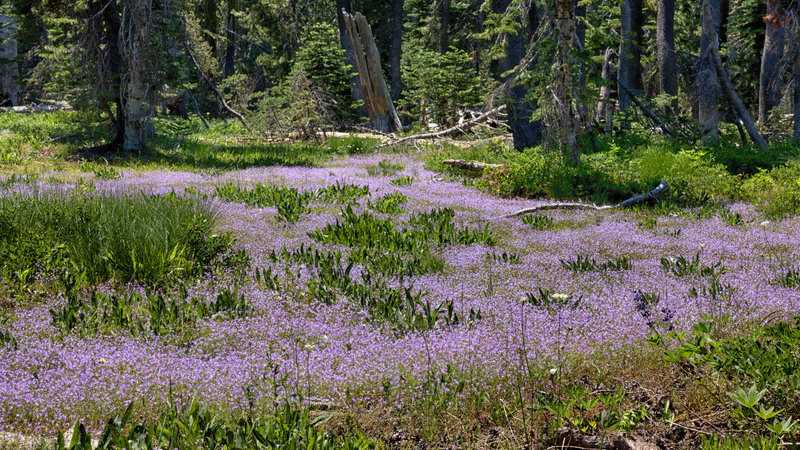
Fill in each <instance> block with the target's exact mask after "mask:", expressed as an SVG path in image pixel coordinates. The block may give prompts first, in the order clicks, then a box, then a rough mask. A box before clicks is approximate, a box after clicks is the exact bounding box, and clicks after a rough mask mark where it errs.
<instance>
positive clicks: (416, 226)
mask: <svg viewBox="0 0 800 450" xmlns="http://www.w3.org/2000/svg"><path fill="white" fill-rule="evenodd" d="M453 217H455V213H454V212H453V210H452V209H449V208H445V209H434V210H432V211H430V212H428V213H415V214H413V215H412V216H411V217H410V218H409V220H408V224H407V225H406V226H404V227H402V228H401V229H400V230H397V229H396V227H395V224H394V223H393V222H392V221H391V220H390V219H379V218H376V217H375V216H373V215H372V214H370V213H368V212H363V213H361V214H357V213H356V212H354V211H353V209H352V208H351V207H350V206H348V207H347V208H346V209H345V210H343V211H342V219H337V220H336V223H335V224H328V225H326V226H325V227H324V228H321V229H317V230H315V231H313V232H311V233H309V236H310V237H311V239H313V240H314V241H316V242H319V243H320V244H340V245H346V246H349V247H361V248H380V249H383V250H387V251H397V252H416V251H420V250H423V249H425V248H427V247H428V245H429V243H433V244H436V245H441V244H465V245H470V244H474V243H484V244H487V245H494V243H495V238H494V235H493V233H492V231H491V230H490V229H489V227H488V225H487V226H486V227H484V228H483V229H470V228H458V227H456V225H455V224H454V223H453V221H452V220H453Z"/></svg>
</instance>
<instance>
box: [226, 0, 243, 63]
mask: <svg viewBox="0 0 800 450" xmlns="http://www.w3.org/2000/svg"><path fill="white" fill-rule="evenodd" d="M235 7H236V0H228V23H227V30H226V34H227V36H228V45H227V46H226V47H225V64H224V65H223V69H222V73H223V75H224V76H225V78H227V77H229V76H231V75H233V73H234V72H235V70H236V44H237V43H238V39H239V36H238V33H237V32H236V16H234V15H233V9H234V8H235Z"/></svg>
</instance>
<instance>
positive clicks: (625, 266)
mask: <svg viewBox="0 0 800 450" xmlns="http://www.w3.org/2000/svg"><path fill="white" fill-rule="evenodd" d="M560 261H561V266H562V267H563V268H565V269H567V270H572V271H573V272H604V271H607V270H610V271H614V270H631V269H632V268H633V265H632V264H631V260H630V258H628V257H627V256H623V257H620V258H616V259H614V260H611V261H605V262H597V260H596V259H594V258H589V257H588V256H583V255H578V257H577V258H575V259H571V260H565V259H562V260H560Z"/></svg>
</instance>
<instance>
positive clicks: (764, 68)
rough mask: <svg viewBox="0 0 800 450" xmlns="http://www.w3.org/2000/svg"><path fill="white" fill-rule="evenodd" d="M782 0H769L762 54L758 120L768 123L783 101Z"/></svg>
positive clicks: (783, 34)
mask: <svg viewBox="0 0 800 450" xmlns="http://www.w3.org/2000/svg"><path fill="white" fill-rule="evenodd" d="M783 19H784V18H783V8H781V2H780V0H767V17H765V18H764V21H765V22H766V23H767V32H766V34H765V35H764V51H763V53H762V56H761V79H760V82H759V85H758V121H759V122H761V123H762V124H765V123H767V119H768V116H769V113H770V111H771V110H772V108H774V107H776V106H778V104H780V101H781V60H782V59H783V41H784V36H785V34H786V27H784V25H783V22H782V21H783Z"/></svg>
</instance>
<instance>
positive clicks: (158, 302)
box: [50, 272, 250, 336]
mask: <svg viewBox="0 0 800 450" xmlns="http://www.w3.org/2000/svg"><path fill="white" fill-rule="evenodd" d="M72 276H73V275H72V274H70V273H69V272H68V273H66V274H64V275H62V284H63V285H64V288H65V289H64V291H65V297H66V302H65V303H64V304H63V305H60V306H56V307H53V308H50V316H51V319H52V321H51V322H52V324H53V326H55V327H56V328H58V329H60V330H62V331H64V332H66V333H69V332H73V330H75V331H76V332H78V333H80V334H81V335H87V334H92V333H112V332H114V331H125V332H128V333H131V334H132V335H133V336H143V335H144V336H146V335H155V336H161V335H165V334H168V333H173V334H174V333H188V332H190V331H191V330H192V328H193V327H195V326H196V324H197V321H198V320H201V319H207V318H214V319H219V318H221V317H244V316H246V315H247V314H248V313H249V310H250V306H249V304H248V302H247V300H246V299H245V297H244V295H241V294H239V293H238V291H237V290H236V288H234V289H233V290H231V289H229V288H225V289H222V290H220V291H219V293H218V294H217V296H216V298H215V300H214V301H212V302H211V303H205V302H204V301H202V300H200V299H197V298H195V299H192V300H191V301H189V299H188V295H187V293H186V291H185V290H183V289H182V290H181V292H180V297H179V298H177V299H169V298H166V297H165V296H164V295H163V294H162V293H160V292H152V291H147V292H146V293H145V294H144V295H142V294H141V293H140V292H133V293H130V294H128V295H117V294H106V293H103V292H99V291H96V290H93V291H92V292H91V293H90V294H89V296H88V298H87V299H82V298H81V296H80V291H79V290H78V288H77V286H76V284H78V283H80V282H81V278H82V277H83V274H81V275H80V276H79V277H78V278H77V279H75V278H70V277H72Z"/></svg>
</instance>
